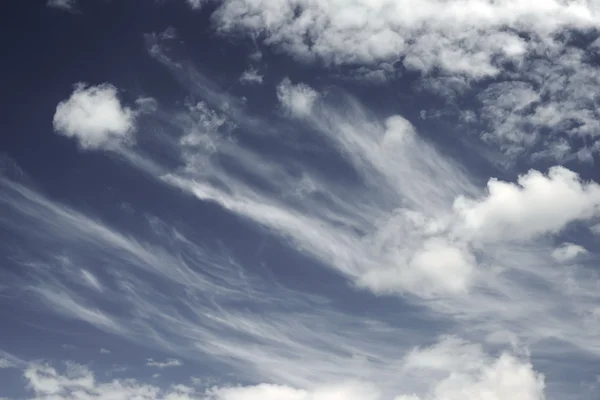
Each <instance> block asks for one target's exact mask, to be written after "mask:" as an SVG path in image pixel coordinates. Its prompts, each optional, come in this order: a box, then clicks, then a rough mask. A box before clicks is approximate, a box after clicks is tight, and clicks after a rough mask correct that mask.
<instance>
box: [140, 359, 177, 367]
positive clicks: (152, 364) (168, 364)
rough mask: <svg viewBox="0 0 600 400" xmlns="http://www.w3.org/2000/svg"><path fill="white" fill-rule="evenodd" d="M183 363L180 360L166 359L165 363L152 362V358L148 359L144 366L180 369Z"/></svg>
mask: <svg viewBox="0 0 600 400" xmlns="http://www.w3.org/2000/svg"><path fill="white" fill-rule="evenodd" d="M182 365H183V363H182V362H181V361H180V360H177V359H175V358H167V359H166V360H165V361H154V360H153V359H152V358H148V359H147V360H146V366H148V367H154V368H160V369H163V368H171V367H181V366H182Z"/></svg>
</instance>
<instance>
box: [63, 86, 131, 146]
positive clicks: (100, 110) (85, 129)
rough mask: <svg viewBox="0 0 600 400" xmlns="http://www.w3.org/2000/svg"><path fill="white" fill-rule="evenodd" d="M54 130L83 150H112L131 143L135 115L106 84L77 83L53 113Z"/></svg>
mask: <svg viewBox="0 0 600 400" xmlns="http://www.w3.org/2000/svg"><path fill="white" fill-rule="evenodd" d="M53 123H54V130H55V131H56V132H57V133H59V134H61V135H64V136H68V137H73V138H75V139H76V140H77V141H78V143H79V145H80V146H81V147H82V148H83V149H98V148H115V147H117V146H119V145H121V144H122V143H124V142H128V141H131V140H133V136H132V134H133V131H134V129H135V112H134V111H133V110H132V109H131V108H129V107H124V106H123V105H122V104H121V102H120V100H119V98H118V96H117V88H115V87H114V86H112V85H110V84H102V85H99V86H87V85H85V84H78V85H76V86H75V91H74V92H73V93H72V94H71V96H70V97H69V99H67V100H64V101H61V102H60V103H59V104H58V106H57V107H56V113H55V114H54V122H53Z"/></svg>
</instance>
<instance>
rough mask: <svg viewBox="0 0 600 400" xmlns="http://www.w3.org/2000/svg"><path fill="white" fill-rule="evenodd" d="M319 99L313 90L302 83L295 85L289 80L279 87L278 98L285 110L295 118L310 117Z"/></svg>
mask: <svg viewBox="0 0 600 400" xmlns="http://www.w3.org/2000/svg"><path fill="white" fill-rule="evenodd" d="M318 97H319V95H318V93H317V92H316V91H315V90H314V89H313V88H311V87H309V86H307V85H305V84H302V83H300V84H296V85H294V84H292V82H291V81H290V80H289V79H287V78H286V79H284V80H283V81H281V83H280V84H279V86H277V98H278V99H279V101H280V102H281V104H282V105H283V107H284V109H285V110H286V111H288V112H289V113H290V114H291V115H293V116H295V117H303V116H306V115H308V114H309V113H310V111H311V108H312V106H313V104H314V103H315V101H316V100H317V98H318Z"/></svg>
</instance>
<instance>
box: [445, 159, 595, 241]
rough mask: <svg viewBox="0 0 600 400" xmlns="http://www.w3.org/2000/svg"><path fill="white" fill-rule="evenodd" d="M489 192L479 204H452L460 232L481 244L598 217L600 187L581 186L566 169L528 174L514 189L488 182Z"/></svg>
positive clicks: (464, 201)
mask: <svg viewBox="0 0 600 400" xmlns="http://www.w3.org/2000/svg"><path fill="white" fill-rule="evenodd" d="M487 191H488V193H487V195H486V196H485V197H484V198H482V199H481V200H471V199H467V198H464V197H460V198H458V199H457V200H456V201H455V203H454V209H455V210H456V212H457V213H458V214H459V215H460V217H461V218H462V219H463V221H464V228H465V229H466V230H467V231H468V232H470V233H471V234H472V235H473V236H477V237H478V238H482V239H484V240H487V239H498V238H505V239H514V240H519V239H527V238H531V237H534V236H538V235H544V234H547V233H557V232H559V231H561V230H562V229H563V228H565V226H567V224H569V223H571V222H576V221H585V220H586V219H589V218H592V217H594V216H597V215H598V214H599V213H600V185H598V184H596V183H595V182H583V181H581V179H580V178H579V176H578V175H577V174H576V173H575V172H573V171H570V170H568V169H566V168H564V167H553V168H551V169H550V170H549V171H548V174H547V175H544V174H542V173H541V172H539V171H534V170H531V171H529V172H528V173H526V174H524V175H521V176H519V178H518V180H517V183H516V184H514V183H510V182H502V181H499V180H497V179H491V180H490V181H489V182H488V184H487ZM550 199H551V201H550Z"/></svg>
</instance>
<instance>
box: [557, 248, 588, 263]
mask: <svg viewBox="0 0 600 400" xmlns="http://www.w3.org/2000/svg"><path fill="white" fill-rule="evenodd" d="M586 253H587V250H586V249H585V248H584V247H582V246H580V245H578V244H574V243H563V244H562V245H561V246H560V247H558V248H556V250H554V251H553V252H552V258H554V259H555V260H556V261H558V262H567V261H571V260H572V259H574V258H576V257H577V256H579V255H582V254H586Z"/></svg>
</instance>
